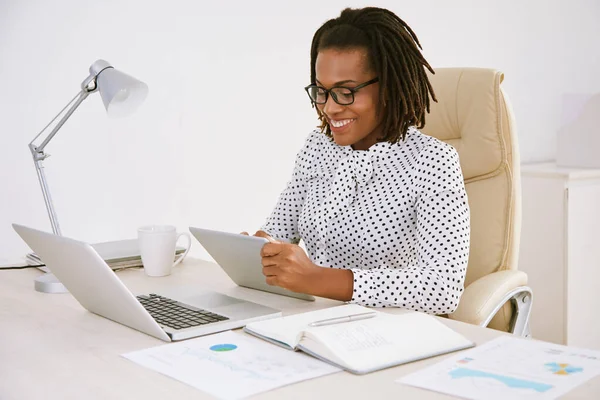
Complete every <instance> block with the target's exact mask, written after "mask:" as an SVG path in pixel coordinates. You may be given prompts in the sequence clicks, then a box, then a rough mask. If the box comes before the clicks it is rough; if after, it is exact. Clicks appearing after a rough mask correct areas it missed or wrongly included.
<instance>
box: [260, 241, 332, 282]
mask: <svg viewBox="0 0 600 400" xmlns="http://www.w3.org/2000/svg"><path fill="white" fill-rule="evenodd" d="M260 255H261V257H262V265H263V274H264V275H265V276H266V277H267V283H268V284H269V285H276V286H280V287H282V288H285V289H288V290H291V291H292V292H299V293H309V290H310V288H311V286H313V283H314V280H315V279H316V276H317V275H318V272H319V270H320V269H321V268H320V267H318V266H317V265H315V264H313V262H312V261H310V259H309V258H308V256H307V255H306V253H305V252H304V250H303V249H302V248H301V247H300V246H298V245H295V244H290V243H281V242H275V243H267V244H265V245H264V246H263V248H262V250H261V252H260Z"/></svg>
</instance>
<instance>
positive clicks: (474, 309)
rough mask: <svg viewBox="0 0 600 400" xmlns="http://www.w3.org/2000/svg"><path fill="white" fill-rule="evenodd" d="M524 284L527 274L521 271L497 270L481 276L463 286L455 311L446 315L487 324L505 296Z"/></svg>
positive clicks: (472, 322) (463, 320)
mask: <svg viewBox="0 0 600 400" xmlns="http://www.w3.org/2000/svg"><path fill="white" fill-rule="evenodd" d="M526 284H527V274H525V273H524V272H522V271H516V270H507V271H498V272H494V273H491V274H489V275H486V276H483V277H481V278H479V279H477V280H476V281H475V282H472V283H471V284H470V285H469V286H467V287H466V288H465V291H464V292H463V294H462V297H461V299H460V302H459V304H458V307H457V309H456V311H455V312H454V313H452V314H450V315H449V316H448V317H449V318H450V319H455V320H458V321H462V322H467V323H470V324H475V325H479V326H487V324H488V323H489V321H490V320H491V318H492V317H493V316H494V314H496V312H497V311H498V309H499V308H500V307H501V306H502V305H503V304H504V303H505V302H506V301H508V300H509V298H507V296H508V295H509V294H510V293H511V292H513V291H514V290H515V289H517V288H519V287H521V286H525V285H526ZM527 290H528V291H529V289H528V288H527Z"/></svg>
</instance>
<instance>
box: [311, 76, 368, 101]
mask: <svg viewBox="0 0 600 400" xmlns="http://www.w3.org/2000/svg"><path fill="white" fill-rule="evenodd" d="M377 81H379V78H373V79H371V80H370V81H367V82H365V83H361V84H360V85H358V86H355V87H353V88H349V87H343V86H334V87H332V88H331V89H325V88H324V87H321V86H318V85H308V86H307V87H305V88H304V90H306V93H308V97H310V100H311V101H312V102H313V103H315V104H325V103H327V99H328V97H329V94H331V97H332V98H333V101H335V102H336V103H338V104H339V105H341V106H349V105H350V104H352V103H354V94H355V93H356V92H358V91H359V90H360V89H362V88H364V87H365V86H369V85H372V84H373V83H375V82H377Z"/></svg>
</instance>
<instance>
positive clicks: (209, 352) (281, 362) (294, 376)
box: [123, 331, 340, 399]
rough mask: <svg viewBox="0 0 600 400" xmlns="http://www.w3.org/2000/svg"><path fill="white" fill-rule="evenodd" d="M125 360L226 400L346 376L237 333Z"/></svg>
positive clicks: (153, 350)
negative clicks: (333, 375)
mask: <svg viewBox="0 0 600 400" xmlns="http://www.w3.org/2000/svg"><path fill="white" fill-rule="evenodd" d="M123 357H125V358H127V359H129V360H131V361H133V362H135V363H137V364H139V365H141V366H144V367H146V368H149V369H152V370H154V371H157V372H160V373H162V374H164V375H167V376H169V377H171V378H174V379H177V380H179V381H181V382H184V383H186V384H188V385H190V386H193V387H195V388H197V389H199V390H202V391H204V392H206V393H209V394H212V395H213V396H216V397H218V398H221V399H240V398H244V397H247V396H251V395H254V394H257V393H261V392H265V391H268V390H272V389H275V388H277V387H280V386H284V385H288V384H291V383H295V382H299V381H303V380H306V379H311V378H316V377H319V376H323V375H327V374H330V373H333V372H338V371H340V370H339V369H338V368H335V367H332V366H330V365H329V364H326V363H324V362H322V361H319V360H317V359H314V358H312V357H309V356H307V355H305V354H302V353H297V352H293V351H290V350H286V349H283V348H280V347H278V346H274V345H272V344H270V343H267V342H264V341H262V340H260V339H256V338H253V337H251V336H248V335H245V334H241V333H234V332H231V331H230V332H223V333H219V334H215V335H209V336H204V337H200V338H196V339H191V340H186V341H183V342H178V343H173V344H167V345H162V346H158V347H153V348H149V349H145V350H140V351H136V352H132V353H127V354H123ZM231 382H235V385H232V384H231Z"/></svg>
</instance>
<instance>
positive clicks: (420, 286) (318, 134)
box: [255, 7, 469, 314]
mask: <svg viewBox="0 0 600 400" xmlns="http://www.w3.org/2000/svg"><path fill="white" fill-rule="evenodd" d="M420 47H421V46H420V43H419V41H418V39H417V37H416V35H415V34H414V32H413V31H412V30H411V29H410V27H408V26H407V25H406V24H405V23H404V22H403V21H402V20H401V19H399V18H398V17H397V16H396V15H395V14H393V13H392V12H390V11H388V10H385V9H380V8H372V7H368V8H363V9H355V10H352V9H346V10H344V11H342V13H341V15H340V16H339V17H338V18H335V19H332V20H329V21H327V22H326V23H325V24H324V25H323V26H321V28H319V30H318V31H317V32H316V33H315V35H314V38H313V42H312V48H311V85H309V86H307V87H306V91H307V93H308V95H309V97H310V99H311V101H312V103H313V106H316V110H317V114H318V117H319V119H320V121H321V126H320V128H319V129H318V130H316V131H314V132H312V133H311V134H310V135H309V136H308V138H307V140H306V142H305V144H304V147H303V148H302V149H301V151H300V152H299V153H298V156H297V158H296V163H295V167H294V171H293V174H292V178H291V180H290V181H289V183H288V185H287V187H286V188H285V190H284V191H283V192H282V193H281V196H280V197H279V200H278V202H277V204H276V206H275V209H274V211H273V213H272V214H271V216H270V217H269V218H268V219H267V221H266V223H265V224H264V226H263V227H262V228H261V229H260V230H259V231H258V232H257V233H256V234H255V235H257V236H264V237H268V238H270V239H271V243H268V244H266V245H265V246H264V247H263V249H262V253H261V256H262V263H263V273H264V275H265V276H266V279H267V282H268V283H269V284H271V285H278V286H281V287H284V288H287V289H290V290H292V291H295V292H303V293H308V294H313V295H316V296H321V297H327V298H331V299H337V300H342V301H350V302H353V303H358V304H362V305H365V306H371V307H386V306H395V307H403V308H407V309H413V310H418V311H423V312H427V313H435V314H445V313H452V312H454V310H455V309H456V307H457V305H458V302H459V298H460V295H461V293H462V291H463V283H464V278H465V272H466V267H467V260H468V256H469V208H468V203H467V196H466V192H465V188H464V183H463V177H462V172H461V169H460V164H459V160H458V155H457V153H456V151H455V150H454V148H452V147H451V146H450V145H448V144H445V143H443V142H441V141H439V140H437V139H435V138H432V137H429V136H426V135H424V134H422V133H420V132H419V131H418V130H417V128H422V127H423V126H424V124H425V112H426V111H427V112H428V111H429V96H431V98H432V99H433V100H434V101H435V94H434V93H433V89H432V87H431V84H430V82H429V80H428V78H427V75H426V73H425V68H427V69H428V70H429V71H431V72H432V73H433V70H432V68H431V67H430V66H429V64H428V63H427V61H426V60H425V59H424V58H423V56H422V55H421V52H420V50H419V49H420ZM300 239H302V240H304V243H305V246H306V249H307V251H308V254H306V252H305V251H304V250H303V249H302V248H301V247H299V246H298V245H297V243H298V242H299V241H300Z"/></svg>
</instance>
